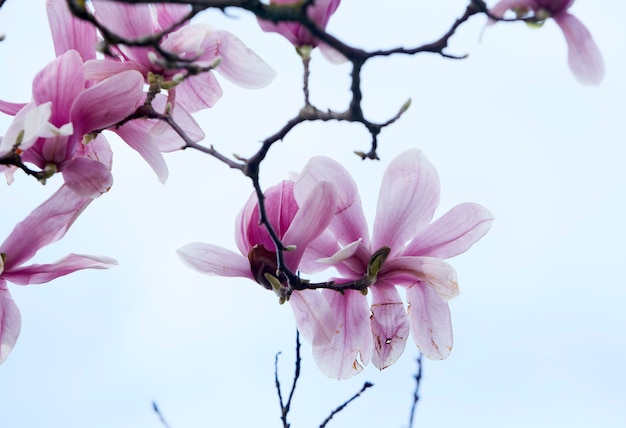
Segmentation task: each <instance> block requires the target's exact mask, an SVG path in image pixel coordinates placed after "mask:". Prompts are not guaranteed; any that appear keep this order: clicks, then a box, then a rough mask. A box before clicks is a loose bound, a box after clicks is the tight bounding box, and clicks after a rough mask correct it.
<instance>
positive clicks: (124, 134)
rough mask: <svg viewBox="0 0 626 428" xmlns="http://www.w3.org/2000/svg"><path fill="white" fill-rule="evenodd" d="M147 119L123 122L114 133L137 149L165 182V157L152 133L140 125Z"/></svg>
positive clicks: (166, 174) (166, 169) (167, 171)
mask: <svg viewBox="0 0 626 428" xmlns="http://www.w3.org/2000/svg"><path fill="white" fill-rule="evenodd" d="M146 120H147V119H136V120H132V121H130V122H127V123H125V124H124V125H123V126H121V127H119V128H117V129H115V133H116V134H117V135H119V136H120V137H121V138H122V139H123V140H124V141H125V142H126V144H128V145H129V146H130V147H132V148H133V149H134V150H136V151H137V153H139V154H140V155H141V157H142V158H143V159H144V160H145V161H146V162H148V165H150V167H151V168H152V170H153V171H154V172H155V173H156V175H157V178H158V179H159V181H160V182H161V183H165V181H166V180H167V177H168V175H169V170H168V168H167V164H166V163H165V159H164V158H163V155H162V154H161V151H160V150H159V147H158V145H157V143H156V142H155V141H154V140H153V138H152V135H151V134H150V133H149V132H148V131H147V130H146V129H145V127H144V126H142V122H144V121H146Z"/></svg>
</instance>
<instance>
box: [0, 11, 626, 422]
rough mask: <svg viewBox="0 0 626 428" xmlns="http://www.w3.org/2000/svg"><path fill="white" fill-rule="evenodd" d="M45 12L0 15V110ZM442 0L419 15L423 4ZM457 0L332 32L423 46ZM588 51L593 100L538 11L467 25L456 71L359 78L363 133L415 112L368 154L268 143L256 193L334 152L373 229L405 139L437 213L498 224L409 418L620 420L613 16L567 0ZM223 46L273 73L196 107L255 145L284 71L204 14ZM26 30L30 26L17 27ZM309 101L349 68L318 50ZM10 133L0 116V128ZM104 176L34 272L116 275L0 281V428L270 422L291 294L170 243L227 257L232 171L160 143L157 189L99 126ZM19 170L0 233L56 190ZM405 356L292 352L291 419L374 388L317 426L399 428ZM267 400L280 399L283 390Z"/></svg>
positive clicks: (467, 267) (426, 67)
mask: <svg viewBox="0 0 626 428" xmlns="http://www.w3.org/2000/svg"><path fill="white" fill-rule="evenodd" d="M44 3H45V2H44V1H43V0H36V1H33V2H29V7H28V8H26V7H25V4H24V2H18V1H11V0H10V1H8V2H7V3H6V4H5V5H4V6H2V8H0V33H3V34H5V35H6V40H5V41H3V42H1V43H0V64H2V65H3V70H4V71H3V72H2V77H3V78H2V79H0V98H1V99H3V100H8V101H14V102H24V101H28V100H29V97H30V92H31V89H30V84H31V81H32V78H33V76H34V75H35V74H36V73H37V71H38V70H40V69H41V68H42V67H43V66H44V65H45V64H46V63H47V62H49V61H50V60H52V59H53V50H52V44H51V41H50V37H49V33H48V28H47V22H46V17H45V7H44ZM436 3H437V4H436ZM465 5H466V2H464V1H460V0H450V1H446V2H425V1H415V2H400V1H393V2H387V3H385V4H384V6H381V4H380V3H379V2H374V1H371V0H361V1H359V2H348V1H344V2H343V3H342V4H341V6H340V7H339V9H338V10H337V12H336V14H335V15H334V16H333V18H332V19H331V21H330V25H329V27H328V28H329V31H330V32H331V33H332V34H335V35H336V36H338V37H339V38H342V39H343V40H346V41H347V42H349V43H352V44H354V45H356V46H359V47H362V48H364V49H377V48H382V47H386V48H390V47H396V46H407V47H408V46H415V45H419V44H421V43H424V42H428V41H431V40H434V39H436V38H438V37H439V36H440V35H441V34H443V33H445V31H447V29H448V28H449V26H450V25H451V23H452V22H453V20H454V19H455V18H456V17H457V16H460V15H461V14H462V12H463V10H464V8H465ZM571 11H572V13H573V14H575V15H576V16H578V17H579V18H580V19H581V20H582V21H583V22H584V23H585V24H586V26H587V27H588V28H589V30H590V31H591V33H592V34H593V37H594V39H595V41H596V43H597V44H598V45H599V46H600V49H601V51H602V53H603V56H604V60H605V64H606V70H607V71H606V77H605V79H604V81H603V82H602V84H601V86H599V87H585V86H582V85H580V84H578V82H577V81H576V80H575V78H574V77H573V76H572V74H571V73H570V71H569V69H568V67H567V62H566V45H565V41H564V38H563V36H562V34H561V32H560V30H559V29H558V27H557V26H556V25H555V23H554V22H547V23H546V24H545V25H544V26H543V27H542V28H540V29H534V30H533V29H530V28H528V27H527V26H526V25H524V24H521V23H516V24H510V25H504V24H500V25H496V26H493V27H489V28H486V29H485V28H484V25H485V19H484V18H482V17H477V18H474V19H472V20H471V21H470V22H469V23H468V24H467V25H464V26H463V27H462V28H461V30H460V31H459V32H458V34H457V35H456V36H455V37H454V38H453V39H452V40H451V44H450V48H449V49H450V50H449V52H450V53H454V54H461V55H462V54H466V53H468V54H469V56H468V58H467V59H465V60H462V61H455V60H448V59H443V58H441V57H439V56H437V55H431V54H425V55H419V56H417V57H391V58H385V59H377V60H375V61H372V63H371V64H368V65H367V66H366V68H365V71H364V78H363V90H364V104H363V107H364V111H365V114H366V116H367V117H368V118H370V119H371V120H379V121H383V120H386V119H387V118H389V117H391V116H393V115H394V114H395V113H396V112H397V110H398V109H399V108H400V106H401V105H402V104H404V102H405V101H406V100H407V99H409V98H410V99H411V100H412V104H411V108H410V109H409V110H408V111H407V112H406V114H405V115H404V116H403V117H402V119H401V120H400V121H398V122H397V123H396V124H394V125H393V126H391V127H389V128H387V129H385V130H384V131H383V133H382V134H381V136H380V140H379V142H380V148H379V151H378V153H379V156H380V158H381V160H380V161H366V162H363V161H361V160H360V159H359V158H358V157H357V156H355V155H354V154H353V152H354V151H355V150H361V151H363V150H367V149H368V148H369V139H368V135H367V133H366V132H365V130H363V129H362V128H360V127H359V126H358V125H354V124H340V123H323V124H321V123H307V124H303V125H301V126H299V127H298V128H296V129H295V130H294V131H293V132H292V133H290V134H289V135H288V136H287V138H286V139H285V140H284V141H283V142H282V143H279V144H277V145H275V146H274V147H273V148H272V150H271V151H270V154H269V157H268V159H267V161H266V162H265V163H264V164H263V169H262V172H261V184H262V185H263V186H264V187H268V186H271V185H273V184H275V183H277V182H279V181H280V180H282V179H285V178H287V177H288V174H289V172H290V171H296V172H298V171H300V170H301V168H302V167H303V166H304V165H305V163H306V162H307V160H308V159H309V158H310V157H312V156H317V155H324V156H329V157H332V158H334V159H336V160H338V161H339V162H341V163H342V165H344V166H345V167H346V168H347V169H348V170H350V172H351V173H352V174H353V176H354V178H355V180H356V182H357V183H358V185H359V188H360V191H361V198H362V200H363V205H364V210H365V213H366V217H367V218H368V220H369V221H370V224H371V222H372V221H373V218H374V213H375V208H376V200H377V197H378V189H379V185H380V180H381V177H382V175H383V172H384V170H385V168H386V166H387V165H388V164H389V162H390V161H391V160H392V159H393V158H394V157H396V156H397V155H399V154H400V153H402V152H403V151H405V150H407V149H409V148H412V147H418V148H420V149H422V150H423V151H424V153H425V154H426V156H427V157H428V158H429V159H430V160H431V161H432V162H433V164H434V165H435V166H436V168H437V170H438V172H439V176H440V180H441V188H442V190H441V203H440V207H439V209H438V211H437V213H436V215H435V217H439V216H440V215H442V214H443V213H445V212H446V211H447V210H449V209H450V208H452V207H453V206H454V205H456V204H458V203H461V202H466V201H471V202H477V203H480V204H481V205H483V206H485V207H487V208H488V209H489V210H491V211H492V212H493V213H494V216H495V218H496V221H495V223H494V225H493V227H492V229H491V230H490V232H489V233H488V234H487V235H486V236H485V237H484V238H483V239H482V240H481V241H480V242H479V243H477V244H476V245H475V246H474V247H473V248H472V249H471V250H470V251H468V252H467V253H465V254H463V255H461V256H458V257H456V258H454V259H451V260H450V263H451V264H452V265H453V266H454V267H455V268H456V270H457V273H458V277H459V284H460V288H461V295H460V296H459V297H458V298H456V299H454V300H453V301H451V302H450V308H451V312H452V323H453V328H454V335H455V336H454V337H455V344H454V349H453V351H452V354H451V355H450V357H449V358H448V359H447V360H445V361H436V362H435V361H428V360H426V361H425V362H424V367H423V369H424V372H423V378H422V384H421V388H420V397H421V398H420V401H419V405H418V408H417V414H416V420H415V426H416V427H426V426H434V425H437V426H444V427H447V426H458V425H460V424H468V423H471V424H472V425H477V426H478V425H480V426H482V427H503V426H504V427H528V426H533V427H539V428H541V427H553V426H568V427H589V426H602V427H622V426H624V425H625V424H626V412H625V411H624V402H626V392H625V390H624V387H623V386H624V384H626V370H624V366H623V364H624V363H623V362H624V361H625V360H626V317H624V315H623V314H624V300H625V298H626V287H625V286H626V279H625V278H624V273H623V264H624V260H625V257H626V249H625V243H626V229H625V227H624V223H623V222H624V219H625V218H626V174H625V173H624V168H623V162H624V159H625V158H626V150H625V149H624V144H625V143H626V138H625V132H624V128H623V123H624V113H625V112H626V111H625V108H624V104H623V103H624V99H625V96H626V83H624V79H623V76H624V75H626V60H625V59H624V55H623V46H624V45H625V44H626V33H625V32H624V31H623V23H622V18H621V17H623V16H626V4H622V3H621V2H614V1H612V0H596V1H590V0H578V1H577V2H576V3H575V4H574V6H573V7H572V8H571ZM198 22H208V23H211V24H212V25H214V26H215V27H216V28H224V29H228V30H229V31H231V32H233V33H235V34H236V35H238V36H239V37H240V38H241V39H242V40H243V41H244V42H245V43H246V44H247V45H248V46H249V47H251V48H252V49H254V50H255V51H256V52H257V53H258V54H259V55H260V56H261V57H262V58H264V59H265V61H266V62H268V63H269V64H270V65H272V67H274V68H275V69H276V71H277V73H278V75H277V78H276V80H275V81H274V82H273V83H272V84H271V85H269V86H268V87H267V88H264V89H261V90H244V89H241V88H238V87H235V86H233V85H230V84H229V83H228V82H225V81H224V80H223V79H222V80H221V83H222V84H223V88H224V97H223V99H222V100H220V102H219V103H218V104H217V105H216V106H215V107H214V108H213V109H211V110H210V111H204V112H202V113H201V114H198V115H197V120H198V122H199V123H200V125H201V126H202V127H203V129H204V130H205V133H206V135H207V138H206V140H205V141H204V143H205V144H207V145H208V144H213V145H214V146H215V147H216V148H217V149H218V150H220V151H221V152H222V153H225V154H231V153H236V154H238V155H241V156H246V155H250V154H252V153H254V152H255V150H256V149H257V147H258V142H259V141H260V140H262V139H264V138H265V137H267V136H268V135H271V134H272V133H274V132H275V131H276V130H277V129H279V128H280V127H281V125H282V124H284V123H285V122H286V120H288V119H289V118H290V117H291V116H293V115H294V114H295V112H296V111H297V110H298V109H299V107H300V106H301V102H302V101H301V100H302V95H301V89H300V88H301V66H300V63H299V58H298V56H297V55H296V54H295V52H294V51H293V48H292V47H291V46H290V45H289V43H288V42H286V41H285V40H283V39H282V38H281V37H279V36H278V35H274V34H267V33H263V32H261V31H260V30H259V29H258V27H257V25H256V23H255V21H254V19H253V18H252V17H251V16H250V15H249V14H246V13H244V12H239V11H231V12H230V16H228V17H226V16H223V15H222V14H220V13H218V12H209V13H205V14H203V15H201V16H199V17H198ZM25 23H28V24H25ZM311 72H312V77H311V79H312V81H311V90H312V101H313V102H314V103H315V104H316V105H317V106H318V107H320V108H323V109H324V108H331V109H333V110H341V109H343V108H345V106H346V105H347V102H348V100H349V93H348V90H347V84H348V73H349V67H347V66H346V65H342V66H336V65H332V64H329V63H327V62H325V60H324V59H323V58H322V57H321V56H320V55H317V54H316V55H314V58H313V62H312V71H311ZM9 123H10V120H9V118H7V117H6V116H3V117H0V132H3V131H2V130H5V129H6V128H7V126H8V124H9ZM109 140H110V141H111V143H112V146H113V149H114V166H113V174H114V179H115V183H114V186H113V187H112V189H111V190H110V192H109V193H108V194H106V195H104V196H102V197H101V198H99V199H98V200H96V201H94V202H93V203H92V204H91V205H90V206H89V208H88V209H87V210H86V211H85V212H84V213H83V214H82V216H81V217H80V218H79V219H78V221H77V222H76V223H75V224H74V226H73V227H72V229H71V230H70V232H69V233H68V234H67V235H66V236H65V238H64V239H63V240H61V241H59V242H57V243H55V244H54V245H51V246H49V247H47V248H45V249H44V250H42V251H41V252H40V253H38V255H37V258H36V259H35V260H36V261H37V262H49V261H53V260H57V259H59V258H61V257H62V256H64V255H65V254H67V253H69V252H75V253H82V254H98V255H106V256H110V257H113V258H115V259H116V260H118V262H119V265H118V266H116V267H115V268H112V269H110V270H108V271H83V272H78V273H75V274H72V275H70V276H66V277H63V278H59V279H57V280H55V281H54V282H51V283H48V284H44V285H36V286H35V285H33V286H27V287H18V286H14V285H9V287H10V290H11V293H12V294H13V296H14V299H15V301H16V303H17V304H18V306H19V307H20V310H21V312H22V332H21V336H20V338H19V340H18V343H17V346H16V347H15V349H14V350H13V352H12V354H11V355H10V357H9V358H8V359H7V361H6V362H4V364H2V365H1V366H0V417H1V422H0V426H2V428H23V427H25V428H31V427H33V428H35V427H36V428H38V427H56V426H63V427H67V428H73V427H85V426H89V427H93V428H100V427H102V428H104V427H107V428H108V427H116V428H118V427H119V428H126V427H128V428H130V427H142V428H150V427H154V428H158V427H162V426H163V425H162V424H161V423H160V421H159V420H158V418H157V417H156V415H155V414H154V412H153V411H152V408H151V402H152V401H156V402H157V403H158V404H159V407H160V408H161V411H162V412H163V414H164V416H165V418H166V419H167V420H168V422H169V424H170V426H171V427H172V428H195V427H213V426H220V427H221V426H225V427H228V426H258V427H266V426H267V427H272V426H280V420H279V418H280V409H279V405H278V399H277V395H276V392H275V387H274V358H275V355H276V353H277V352H279V351H280V352H281V355H280V357H279V358H280V359H279V372H278V373H279V376H280V379H281V381H282V383H283V385H284V387H285V388H286V387H287V386H288V385H289V383H290V381H291V379H292V377H293V364H294V348H295V325H294V322H293V316H292V313H291V310H290V308H289V306H288V305H283V306H280V305H278V302H277V299H276V297H275V296H274V295H273V294H272V293H268V292H267V291H266V290H264V289H263V288H262V287H259V286H258V285H257V284H255V283H252V282H250V281H246V280H242V279H227V278H219V277H210V276H205V275H201V274H199V273H197V272H194V271H192V270H190V269H188V268H187V267H186V266H185V265H183V264H182V263H181V262H180V261H179V259H178V258H177V256H176V255H175V250H176V249H177V248H179V247H181V246H183V245H185V244H187V243H190V242H195V241H202V242H210V243H213V244H216V245H220V246H223V247H227V248H230V249H232V250H235V251H236V246H235V241H234V218H235V216H236V215H237V213H238V212H239V210H240V209H241V207H242V206H243V204H244V203H245V201H246V200H247V199H248V197H249V195H250V193H251V190H252V188H251V185H250V182H249V181H248V180H247V179H246V178H245V177H243V176H242V175H241V174H240V173H239V172H237V171H233V170H230V169H228V168H227V167H226V166H225V165H223V164H220V163H219V162H218V161H216V160H214V159H212V158H210V157H207V156H205V155H202V154H200V153H197V152H193V151H185V152H178V153H172V154H168V155H167V156H166V160H167V163H168V166H169V169H170V177H169V179H168V181H167V183H166V184H165V185H162V184H161V183H159V182H158V180H157V179H156V177H155V175H154V174H153V172H152V171H151V170H150V168H149V167H148V166H147V165H146V164H145V163H144V162H143V161H142V160H141V159H140V158H139V156H138V155H137V154H136V153H134V152H133V151H132V150H131V149H129V148H128V147H127V146H125V144H124V143H123V142H121V141H119V140H116V139H115V138H114V137H113V136H110V138H109ZM60 179H61V178H60V177H55V178H53V179H52V180H50V181H49V182H48V184H46V185H45V186H41V185H39V184H38V183H36V182H35V181H34V180H32V179H30V178H28V177H26V176H23V175H20V174H17V175H16V180H15V183H14V184H12V185H11V186H7V185H6V184H5V182H4V180H0V207H2V217H1V218H2V223H1V224H0V240H2V239H4V237H5V236H6V235H8V233H10V231H11V230H12V228H13V226H14V225H15V224H16V223H17V222H18V221H20V220H21V219H22V218H24V217H25V216H26V215H27V214H28V213H29V212H30V211H31V210H32V209H33V208H34V207H35V206H36V205H38V204H39V203H40V202H41V201H43V200H44V199H45V198H47V197H48V196H49V195H50V194H51V193H52V192H53V191H54V190H55V189H56V188H57V187H58V186H59V185H60V184H61V181H60ZM417 355H418V352H417V349H416V348H415V346H414V344H413V343H412V342H411V340H410V339H409V342H408V343H407V348H406V350H405V352H404V354H403V355H402V357H401V358H400V360H399V361H398V362H397V363H396V364H394V365H393V366H391V367H389V368H387V369H385V370H383V371H382V372H379V371H378V370H377V369H376V368H375V367H373V366H371V365H370V366H368V367H367V368H366V369H365V370H364V371H363V372H362V373H361V374H359V375H358V376H355V377H354V378H352V379H349V380H345V381H337V380H334V379H328V378H326V377H325V376H324V375H323V374H322V373H321V372H319V371H318V369H317V368H316V366H315V364H314V362H313V360H312V356H311V348H310V346H308V344H306V343H304V344H303V346H302V358H303V363H302V364H303V365H302V376H301V378H300V381H299V385H298V388H297V390H296V395H295V397H294V401H293V404H292V413H291V414H290V422H291V424H292V425H291V426H292V427H294V428H295V427H297V428H306V427H316V426H319V425H320V423H321V422H322V421H323V420H324V419H325V418H326V416H327V415H328V414H329V413H330V411H331V410H332V409H333V408H335V407H336V406H338V405H339V404H341V403H342V402H343V401H345V400H346V399H347V398H349V397H350V396H352V394H354V393H355V392H356V391H358V390H359V389H360V388H361V386H362V385H363V383H364V382H365V381H370V382H372V383H374V387H373V388H371V389H369V390H367V391H366V392H365V393H364V394H363V395H362V396H361V397H360V398H359V399H358V400H356V401H354V402H353V403H351V404H350V405H349V406H348V407H347V408H346V409H345V410H344V411H343V412H341V413H340V414H338V415H337V416H335V418H334V419H333V423H330V424H329V425H328V426H336V427H340V426H344V427H345V426H361V427H380V426H384V427H406V426H408V420H409V410H410V405H411V397H412V394H413V390H414V386H415V383H414V379H413V375H414V374H415V372H416V368H417V365H416V362H415V359H416V357H417ZM284 393H285V392H284Z"/></svg>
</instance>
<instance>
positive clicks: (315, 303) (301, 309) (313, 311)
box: [289, 290, 336, 347]
mask: <svg viewBox="0 0 626 428" xmlns="http://www.w3.org/2000/svg"><path fill="white" fill-rule="evenodd" d="M289 303H290V304H291V309H292V310H293V315H294V318H295V321H296V326H297V327H298V330H299V331H300V333H301V334H302V337H303V338H304V339H305V340H306V341H307V342H309V343H310V344H311V345H312V346H314V347H315V346H322V345H326V344H328V343H330V341H331V340H332V339H333V337H334V332H335V325H336V320H335V314H334V312H333V311H332V310H331V308H330V306H329V305H328V302H327V301H326V299H325V298H324V296H322V294H321V293H320V292H318V291H315V290H301V291H294V292H293V293H292V294H291V296H290V298H289Z"/></svg>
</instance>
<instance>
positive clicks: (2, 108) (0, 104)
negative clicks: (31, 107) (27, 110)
mask: <svg viewBox="0 0 626 428" xmlns="http://www.w3.org/2000/svg"><path fill="white" fill-rule="evenodd" d="M25 106H26V103H10V102H8V101H2V100H0V112H2V113H4V114H8V115H9V116H15V115H16V114H17V113H18V112H19V111H20V110H21V109H23V108H24V107H25Z"/></svg>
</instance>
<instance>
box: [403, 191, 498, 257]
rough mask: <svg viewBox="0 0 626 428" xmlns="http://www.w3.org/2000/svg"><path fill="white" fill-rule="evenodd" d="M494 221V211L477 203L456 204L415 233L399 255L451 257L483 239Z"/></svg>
mask: <svg viewBox="0 0 626 428" xmlns="http://www.w3.org/2000/svg"><path fill="white" fill-rule="evenodd" d="M493 220H494V218H493V214H491V212H489V211H488V210H487V209H485V208H484V207H482V206H480V205H478V204H474V203H465V204H460V205H457V206H455V207H454V208H452V209H451V210H450V211H448V212H447V213H446V214H444V215H443V217H441V218H439V219H438V220H437V221H435V222H434V223H432V224H430V225H428V227H427V228H426V229H424V230H422V232H421V233H419V234H418V235H417V236H415V238H413V240H412V241H411V242H410V243H409V245H407V246H406V248H405V249H404V251H402V255H405V256H430V257H437V258H440V259H447V258H450V257H454V256H456V255H458V254H461V253H464V252H465V251H467V250H468V249H469V248H470V247H471V246H472V245H474V244H475V243H476V242H477V241H478V240H479V239H480V238H482V237H483V236H484V235H485V234H486V233H487V232H488V231H489V228H490V227H491V224H492V223H493Z"/></svg>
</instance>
